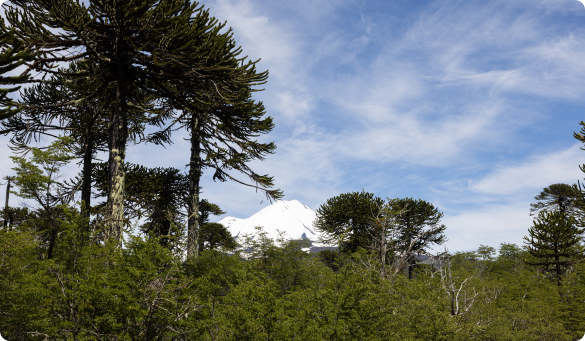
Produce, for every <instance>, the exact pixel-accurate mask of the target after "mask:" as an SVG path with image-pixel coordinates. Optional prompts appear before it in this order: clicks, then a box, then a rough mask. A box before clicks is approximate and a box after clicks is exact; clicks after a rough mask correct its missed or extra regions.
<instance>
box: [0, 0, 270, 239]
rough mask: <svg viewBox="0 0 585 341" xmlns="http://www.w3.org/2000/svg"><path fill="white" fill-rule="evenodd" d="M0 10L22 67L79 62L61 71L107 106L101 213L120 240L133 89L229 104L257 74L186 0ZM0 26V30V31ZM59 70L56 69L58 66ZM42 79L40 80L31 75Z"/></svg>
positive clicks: (183, 104)
mask: <svg viewBox="0 0 585 341" xmlns="http://www.w3.org/2000/svg"><path fill="white" fill-rule="evenodd" d="M6 17H7V19H8V22H9V23H10V25H11V27H10V28H7V29H5V30H3V31H7V30H8V29H14V30H15V31H16V34H17V35H18V36H19V37H20V38H21V39H22V40H23V41H24V46H25V47H26V48H29V49H31V51H33V53H34V56H35V57H36V58H35V61H34V62H32V63H28V64H27V66H28V69H27V70H26V72H25V74H27V75H28V73H29V72H30V71H35V72H38V73H40V74H41V75H46V74H49V73H54V72H55V71H54V69H53V68H52V66H53V65H54V63H58V62H67V63H68V62H74V61H83V62H84V65H85V69H83V70H80V71H78V72H75V73H66V74H65V75H66V76H69V77H74V78H83V77H85V78H87V79H89V80H90V81H91V82H92V83H93V84H94V86H95V91H94V93H93V94H92V95H91V96H87V97H86V98H80V99H78V101H85V100H89V99H91V98H95V97H98V96H99V97H100V98H102V99H105V103H107V106H108V108H109V112H110V117H109V120H108V125H109V130H108V150H109V161H108V164H109V170H108V174H109V175H108V179H109V180H108V206H107V209H108V219H107V224H108V226H109V228H110V229H111V230H112V236H113V237H114V238H115V239H117V240H120V238H121V231H122V225H123V223H124V188H125V172H124V159H125V150H126V142H127V139H128V112H129V108H130V107H133V106H135V107H136V106H137V107H140V101H137V100H136V98H137V97H138V96H137V94H139V92H140V91H143V92H144V93H146V94H147V95H152V96H154V97H155V98H159V99H162V100H163V101H167V103H172V109H180V110H185V109H190V110H194V111H197V110H198V107H197V106H195V105H193V101H195V102H199V101H200V100H201V97H202V96H201V94H202V93H205V94H206V96H207V97H209V98H210V99H211V100H213V101H214V102H222V101H226V102H227V103H230V102H231V101H232V100H234V99H237V98H238V92H240V91H241V89H243V88H246V87H251V86H253V85H255V84H256V83H262V82H263V81H264V79H265V76H264V75H258V74H257V73H256V72H255V62H251V61H248V62H245V58H240V57H238V56H239V54H240V52H241V50H240V49H239V48H237V47H236V44H235V41H234V39H233V37H232V33H231V30H223V28H224V25H225V24H218V21H217V20H216V19H215V18H212V17H210V16H209V13H208V11H207V10H203V9H202V7H201V6H199V4H198V3H196V2H193V3H190V2H189V1H186V0H146V1H142V2H140V3H137V2H135V1H120V0H94V1H90V2H89V4H88V5H87V6H86V5H85V4H83V3H79V2H77V1H73V0H64V1H59V2H55V1H53V0H34V1H24V0H13V1H12V5H8V6H7V8H6ZM0 33H3V32H0ZM61 73H62V72H61ZM35 81H36V82H42V79H35Z"/></svg>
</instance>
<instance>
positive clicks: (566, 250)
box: [524, 211, 585, 286]
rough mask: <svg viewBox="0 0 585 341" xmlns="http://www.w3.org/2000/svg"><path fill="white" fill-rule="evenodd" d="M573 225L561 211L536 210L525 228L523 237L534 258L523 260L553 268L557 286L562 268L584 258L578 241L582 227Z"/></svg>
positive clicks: (548, 270) (543, 267)
mask: <svg viewBox="0 0 585 341" xmlns="http://www.w3.org/2000/svg"><path fill="white" fill-rule="evenodd" d="M575 225H576V220H575V218H574V217H572V216H569V215H568V214H567V213H565V212H561V211H552V212H547V211H540V212H539V213H538V217H537V218H536V219H535V220H534V225H533V226H532V227H530V229H528V236H526V237H524V243H525V244H526V248H527V250H528V252H529V253H530V255H532V256H533V257H535V258H536V260H525V262H526V263H527V264H530V265H536V266H541V267H542V269H543V270H544V271H545V272H554V273H555V275H556V279H557V284H558V285H559V286H560V285H561V275H562V271H563V269H566V268H568V267H571V266H573V265H575V264H576V263H578V262H580V261H582V260H583V259H584V258H585V249H584V248H583V246H582V245H580V241H581V234H582V233H583V232H585V229H583V228H578V227H576V226H575Z"/></svg>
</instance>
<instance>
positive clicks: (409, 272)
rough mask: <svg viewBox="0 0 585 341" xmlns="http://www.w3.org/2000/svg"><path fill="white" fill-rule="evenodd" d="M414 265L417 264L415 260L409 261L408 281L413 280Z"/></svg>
mask: <svg viewBox="0 0 585 341" xmlns="http://www.w3.org/2000/svg"><path fill="white" fill-rule="evenodd" d="M412 257H414V255H412ZM414 264H415V261H414V259H409V260H408V279H412V273H413V271H414Z"/></svg>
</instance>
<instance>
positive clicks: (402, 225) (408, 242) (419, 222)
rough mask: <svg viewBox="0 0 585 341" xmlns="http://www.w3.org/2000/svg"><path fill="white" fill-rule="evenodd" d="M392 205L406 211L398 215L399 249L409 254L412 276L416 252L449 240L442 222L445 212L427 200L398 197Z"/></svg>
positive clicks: (409, 273)
mask: <svg viewBox="0 0 585 341" xmlns="http://www.w3.org/2000/svg"><path fill="white" fill-rule="evenodd" d="M392 206H393V209H394V210H395V211H404V213H403V214H401V215H400V216H399V217H398V229H399V231H400V237H399V241H400V242H399V244H398V245H397V250H398V252H401V253H405V254H407V255H408V278H412V273H413V270H414V265H415V263H416V259H415V258H414V256H415V253H424V252H425V251H427V250H428V249H429V248H430V247H431V246H432V245H433V244H435V245H441V244H443V243H444V242H445V241H446V240H447V238H446V237H445V235H444V234H443V232H445V229H446V228H447V227H446V226H445V225H443V224H441V223H440V222H441V218H442V217H443V213H442V212H439V210H438V209H437V208H436V207H435V206H433V204H431V203H429V202H427V201H424V200H421V199H417V200H414V199H412V198H405V199H397V200H395V201H393V202H392Z"/></svg>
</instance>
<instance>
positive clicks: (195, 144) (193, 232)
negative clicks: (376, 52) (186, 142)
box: [187, 114, 201, 258]
mask: <svg viewBox="0 0 585 341" xmlns="http://www.w3.org/2000/svg"><path fill="white" fill-rule="evenodd" d="M199 126H200V121H199V117H197V116H196V115H195V114H192V115H191V127H190V128H191V158H190V160H189V207H188V214H189V218H188V223H187V225H188V226H187V258H191V257H197V256H198V254H199V243H198V239H199V180H200V179H201V137H200V135H199Z"/></svg>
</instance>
